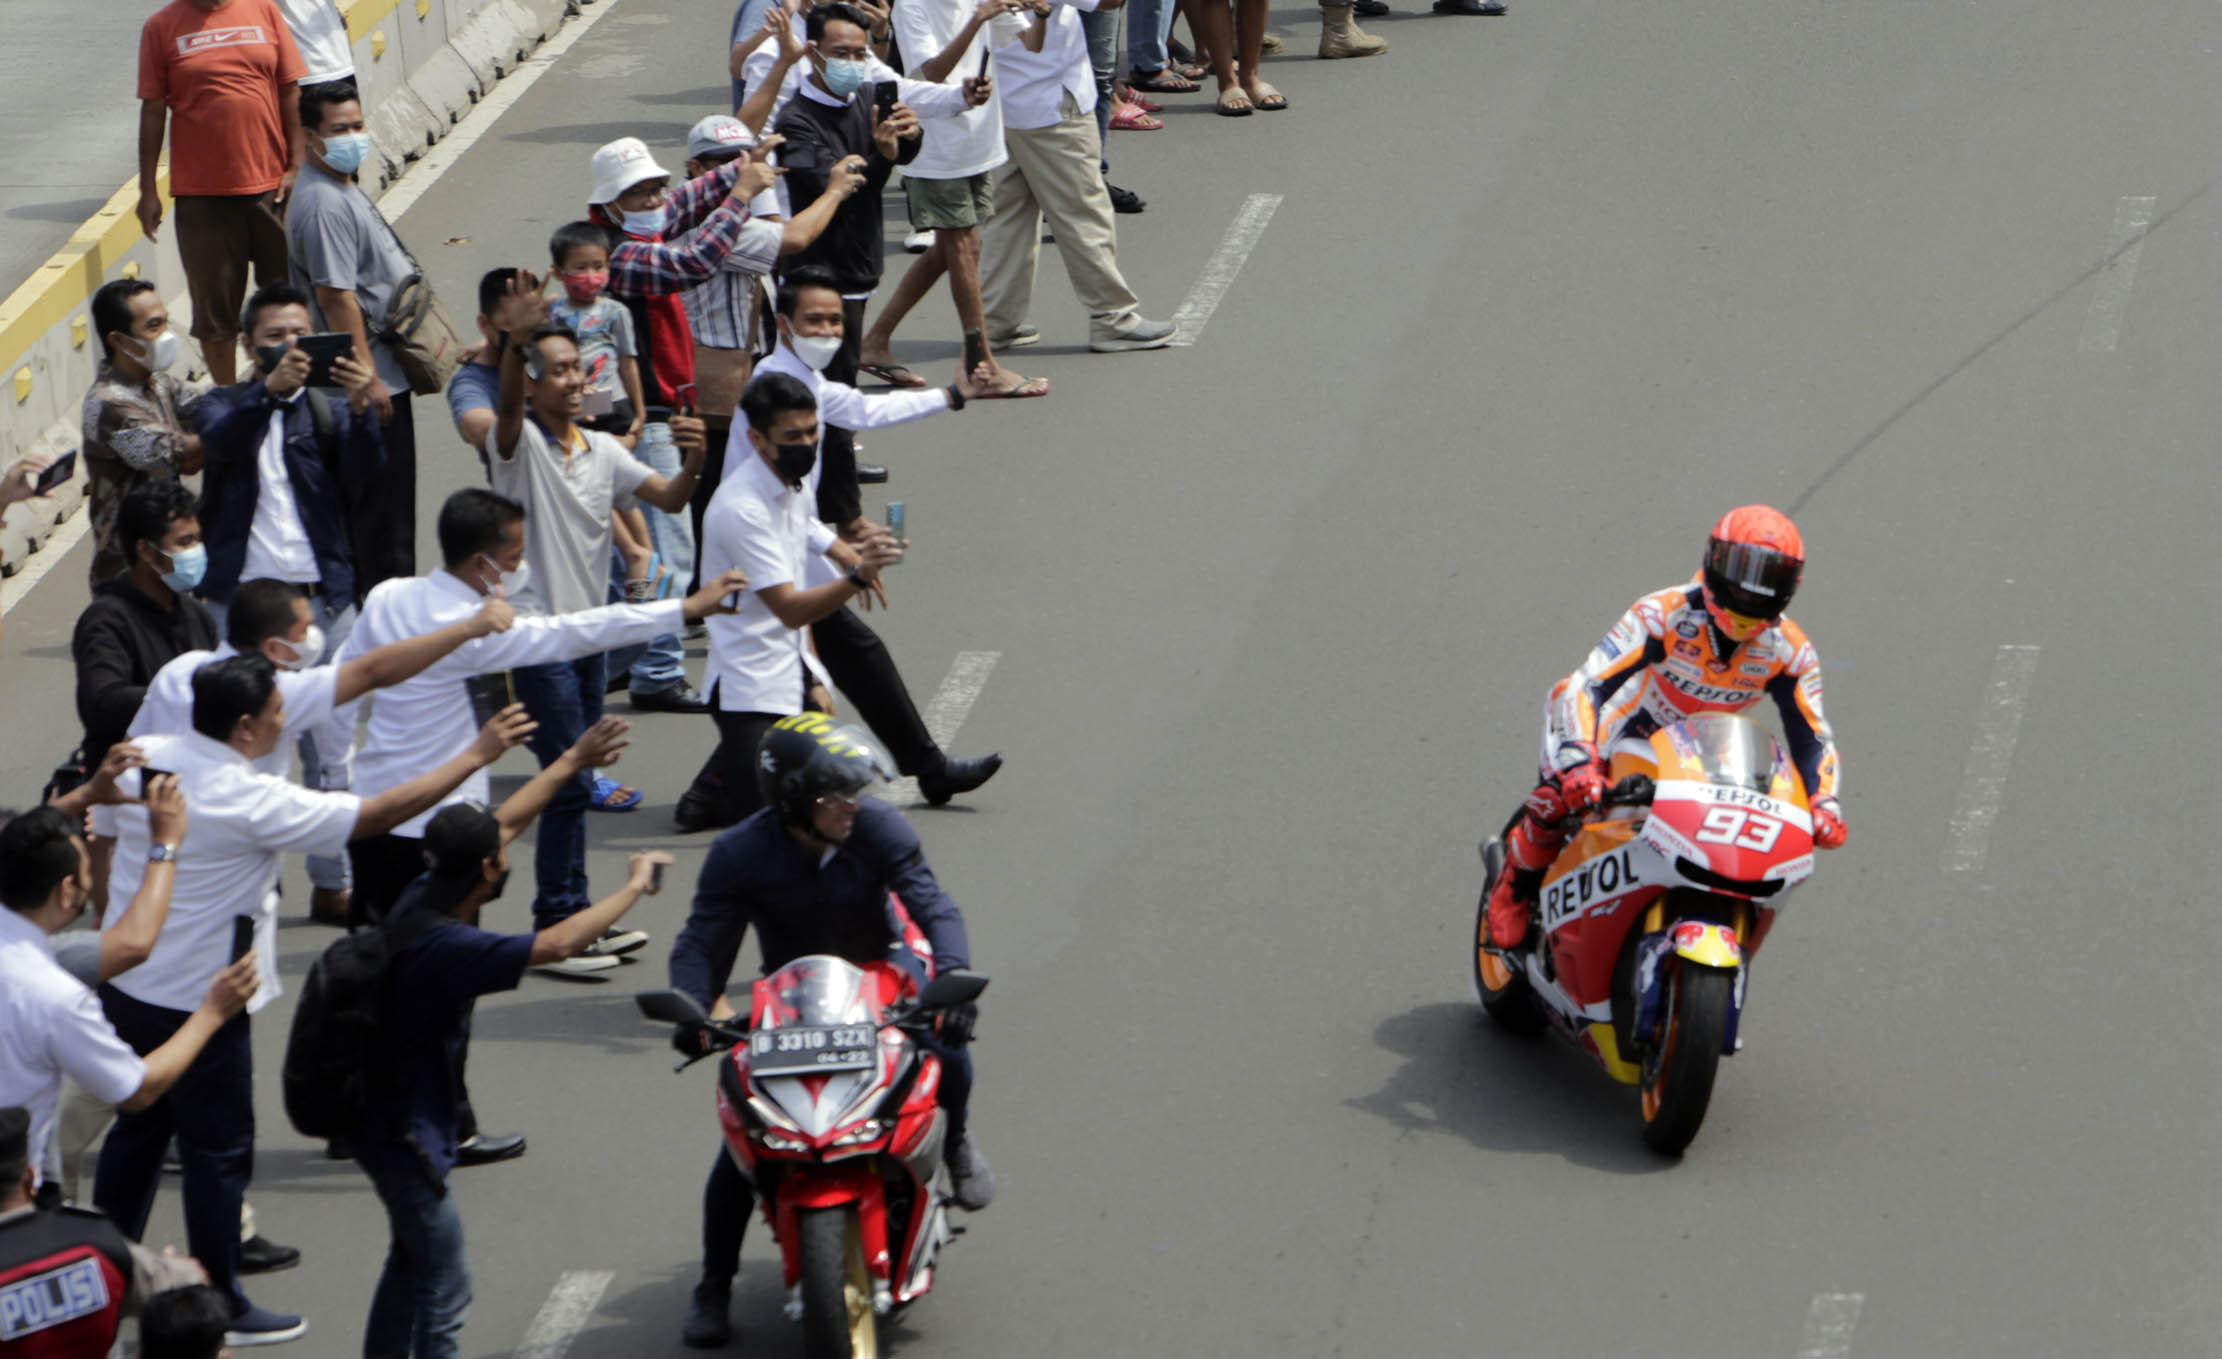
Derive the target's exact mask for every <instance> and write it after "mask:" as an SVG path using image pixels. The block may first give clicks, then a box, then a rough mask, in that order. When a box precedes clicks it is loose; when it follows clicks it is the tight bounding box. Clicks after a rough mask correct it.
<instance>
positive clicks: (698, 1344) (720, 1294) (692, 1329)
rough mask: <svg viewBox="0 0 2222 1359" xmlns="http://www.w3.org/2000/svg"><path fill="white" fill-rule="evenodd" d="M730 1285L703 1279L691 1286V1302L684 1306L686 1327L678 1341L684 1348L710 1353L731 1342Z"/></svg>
mask: <svg viewBox="0 0 2222 1359" xmlns="http://www.w3.org/2000/svg"><path fill="white" fill-rule="evenodd" d="M732 1310H733V1286H732V1285H731V1284H725V1283H712V1282H711V1281H710V1280H708V1279H704V1280H703V1281H702V1282H701V1283H698V1284H696V1285H695V1286H694V1301H692V1302H690V1303H689V1304H687V1324H686V1328H685V1329H684V1330H682V1331H680V1332H679V1338H680V1339H681V1340H683V1341H685V1342H686V1344H687V1348H689V1349H695V1350H714V1349H718V1348H720V1347H721V1346H724V1345H727V1344H730V1343H731V1342H732V1340H733V1318H732V1315H731V1313H732Z"/></svg>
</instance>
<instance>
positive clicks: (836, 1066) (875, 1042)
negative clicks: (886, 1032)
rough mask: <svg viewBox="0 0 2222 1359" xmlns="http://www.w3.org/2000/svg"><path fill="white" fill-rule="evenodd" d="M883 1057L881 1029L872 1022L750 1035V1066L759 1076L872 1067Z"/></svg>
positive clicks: (772, 1030) (804, 1073) (768, 1030)
mask: <svg viewBox="0 0 2222 1359" xmlns="http://www.w3.org/2000/svg"><path fill="white" fill-rule="evenodd" d="M879 1059H880V1042H879V1033H878V1032H877V1031H876V1030H875V1029H873V1027H872V1026H871V1025H869V1024H841V1025H836V1026H833V1027H830V1028H796V1029H766V1030H763V1031H761V1032H758V1033H753V1034H750V1035H749V1039H748V1066H749V1070H750V1071H751V1072H753V1073H754V1074H756V1075H758V1076H809V1075H817V1074H821V1073H824V1072H829V1071H868V1070H870V1069H871V1068H872V1067H873V1066H874V1065H876V1064H877V1063H878V1061H879Z"/></svg>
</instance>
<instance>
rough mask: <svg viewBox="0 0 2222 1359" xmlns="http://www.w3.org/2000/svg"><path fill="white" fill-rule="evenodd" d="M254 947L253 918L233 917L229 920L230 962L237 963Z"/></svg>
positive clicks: (244, 916) (245, 916)
mask: <svg viewBox="0 0 2222 1359" xmlns="http://www.w3.org/2000/svg"><path fill="white" fill-rule="evenodd" d="M254 946H255V918H254V917H253V916H251V915H235V916H233V917H232V918H231V960H232V961H233V962H235V963H236V962H238V961H239V960H240V959H241V958H244V957H246V956H247V954H248V953H249V952H250V951H251V950H253V948H254Z"/></svg>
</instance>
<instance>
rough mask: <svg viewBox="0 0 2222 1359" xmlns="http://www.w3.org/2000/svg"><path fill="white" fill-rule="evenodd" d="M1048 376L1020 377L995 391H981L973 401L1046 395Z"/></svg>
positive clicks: (1014, 399)
mask: <svg viewBox="0 0 2222 1359" xmlns="http://www.w3.org/2000/svg"><path fill="white" fill-rule="evenodd" d="M1048 395H1049V379H1048V378H1038V377H1037V378H1020V379H1019V380H1018V381H1017V382H1015V383H1013V384H1011V385H1010V386H1008V387H1004V388H1001V389H999V390H997V391H992V392H982V393H980V394H979V395H978V396H976V397H973V398H972V399H973V400H974V401H1024V400H1027V399H1028V398H1030V397H1037V396H1048Z"/></svg>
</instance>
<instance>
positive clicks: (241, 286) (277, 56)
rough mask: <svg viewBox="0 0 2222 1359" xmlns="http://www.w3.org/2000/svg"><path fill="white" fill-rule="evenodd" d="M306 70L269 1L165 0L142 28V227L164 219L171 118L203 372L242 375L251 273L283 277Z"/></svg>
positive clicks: (180, 243)
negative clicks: (164, 161) (159, 163)
mask: <svg viewBox="0 0 2222 1359" xmlns="http://www.w3.org/2000/svg"><path fill="white" fill-rule="evenodd" d="M304 69H305V68H304V67H303V65H302V62H301V53H300V51H299V49H297V48H296V47H295V46H294V45H293V35H292V33H290V32H288V31H287V29H286V25H285V17H284V16H283V15H281V14H279V13H278V8H277V6H276V5H275V4H273V3H272V0H171V3H170V4H168V5H166V6H164V7H163V8H162V9H160V10H157V11H156V12H155V14H154V16H153V17H152V18H149V19H148V20H147V22H146V25H145V27H143V28H141V29H140V30H139V225H140V226H141V227H143V228H144V229H145V230H146V233H147V239H148V240H150V241H151V240H153V239H154V233H155V229H156V228H157V227H159V226H161V225H162V198H161V195H160V194H158V193H157V192H156V191H155V186H154V180H155V161H156V160H157V158H159V157H160V156H161V154H162V134H163V127H164V123H165V121H167V122H168V123H169V124H170V130H171V133H172V136H171V138H170V194H171V196H172V197H173V198H174V199H175V200H176V202H177V248H178V253H179V254H180V255H181V256H183V257H184V260H185V287H186V291H187V293H188V294H190V295H191V297H192V299H193V338H194V339H195V340H198V341H199V342H200V346H201V354H202V356H203V357H204V358H206V359H207V360H208V372H209V376H210V377H212V378H214V379H215V380H216V383H217V385H218V386H223V387H228V386H230V385H231V384H232V383H233V382H234V381H236V380H237V378H238V375H239V308H240V304H241V303H242V302H244V301H245V300H246V296H247V269H248V266H249V265H250V264H251V265H252V266H253V267H254V273H255V283H256V285H257V286H258V287H259V286H262V285H265V284H271V283H283V282H285V280H286V248H285V213H284V211H283V208H284V203H285V200H286V197H287V196H288V195H289V194H291V193H292V192H293V176H294V174H295V172H296V171H297V170H298V168H299V167H300V164H301V120H300V118H299V116H298V113H297V110H296V109H295V107H294V106H295V104H296V102H297V101H298V99H299V89H298V86H299V84H300V80H301V73H302V71H303V70H304Z"/></svg>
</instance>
